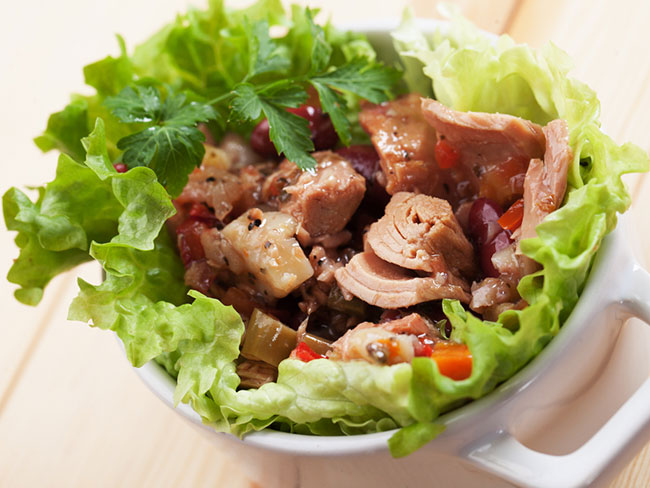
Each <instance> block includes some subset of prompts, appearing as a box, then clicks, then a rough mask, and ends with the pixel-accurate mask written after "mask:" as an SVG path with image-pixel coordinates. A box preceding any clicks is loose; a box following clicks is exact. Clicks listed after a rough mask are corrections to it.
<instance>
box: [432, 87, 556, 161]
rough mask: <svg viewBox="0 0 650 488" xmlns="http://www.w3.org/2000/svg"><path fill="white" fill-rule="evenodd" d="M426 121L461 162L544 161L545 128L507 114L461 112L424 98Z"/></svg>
mask: <svg viewBox="0 0 650 488" xmlns="http://www.w3.org/2000/svg"><path fill="white" fill-rule="evenodd" d="M422 113H423V115H424V118H425V119H426V120H427V121H428V122H429V124H431V126H432V127H433V128H434V129H435V130H436V131H437V132H438V134H439V135H441V136H444V138H445V140H446V141H447V142H448V143H449V144H451V145H452V146H453V147H454V148H455V149H456V150H457V151H458V152H459V156H460V163H461V164H463V165H465V166H469V167H474V166H475V165H477V164H478V165H484V164H488V163H493V162H498V161H506V160H507V159H508V158H516V157H524V158H526V159H527V160H530V159H532V158H541V157H542V155H543V154H544V145H545V138H544V133H543V132H542V128H541V127H540V126H539V125H537V124H535V123H533V122H530V121H528V120H525V119H521V118H519V117H514V116H512V115H507V114H489V113H483V112H458V111H456V110H452V109H450V108H448V107H446V106H444V105H443V104H442V103H440V102H438V101H436V100H432V99H422Z"/></svg>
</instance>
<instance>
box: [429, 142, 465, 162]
mask: <svg viewBox="0 0 650 488" xmlns="http://www.w3.org/2000/svg"><path fill="white" fill-rule="evenodd" d="M434 153H435V156H436V163H438V167H439V168H441V169H449V168H453V167H454V166H456V164H457V163H458V160H459V159H460V154H458V151H457V150H456V149H455V148H454V147H453V146H452V145H451V144H449V143H448V142H447V141H446V140H445V139H438V142H436V147H435V148H434Z"/></svg>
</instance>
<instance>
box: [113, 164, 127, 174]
mask: <svg viewBox="0 0 650 488" xmlns="http://www.w3.org/2000/svg"><path fill="white" fill-rule="evenodd" d="M113 168H115V171H117V172H118V173H126V172H127V171H128V169H129V168H128V167H127V165H126V164H124V163H115V164H113Z"/></svg>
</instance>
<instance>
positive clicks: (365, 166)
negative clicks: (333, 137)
mask: <svg viewBox="0 0 650 488" xmlns="http://www.w3.org/2000/svg"><path fill="white" fill-rule="evenodd" d="M336 152H337V153H338V154H340V155H341V156H343V157H344V158H345V159H347V160H348V161H349V162H350V164H351V165H352V167H353V168H354V170H355V171H356V172H357V173H359V174H360V175H361V176H363V177H364V178H365V179H366V180H368V181H373V180H374V178H375V173H376V172H377V171H378V170H379V154H377V151H376V150H375V147H374V146H370V145H365V144H363V145H362V144H359V145H356V146H350V147H342V148H340V149H337V150H336Z"/></svg>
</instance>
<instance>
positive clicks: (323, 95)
mask: <svg viewBox="0 0 650 488" xmlns="http://www.w3.org/2000/svg"><path fill="white" fill-rule="evenodd" d="M310 83H311V86H313V87H314V88H315V89H316V91H317V92H318V98H320V104H321V108H322V109H323V112H325V113H326V114H329V116H330V120H331V121H332V125H333V126H334V130H335V131H336V133H337V134H338V136H339V139H341V142H342V143H343V144H345V145H346V146H349V145H350V140H351V136H350V121H349V120H348V118H347V116H346V112H345V109H346V105H347V104H346V103H345V100H344V99H343V97H342V96H341V95H340V94H339V93H337V92H335V91H334V90H332V89H331V88H330V87H328V86H327V85H325V84H323V83H321V82H319V81H315V80H310Z"/></svg>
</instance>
